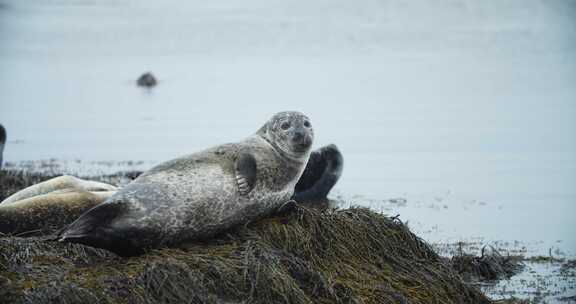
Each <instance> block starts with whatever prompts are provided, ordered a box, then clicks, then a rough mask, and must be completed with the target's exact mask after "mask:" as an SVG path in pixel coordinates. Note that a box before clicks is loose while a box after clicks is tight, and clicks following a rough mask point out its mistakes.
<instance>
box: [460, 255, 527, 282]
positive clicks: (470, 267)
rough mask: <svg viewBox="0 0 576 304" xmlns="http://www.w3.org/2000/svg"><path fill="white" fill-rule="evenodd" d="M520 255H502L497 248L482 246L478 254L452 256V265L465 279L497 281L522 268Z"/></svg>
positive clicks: (510, 275)
mask: <svg viewBox="0 0 576 304" xmlns="http://www.w3.org/2000/svg"><path fill="white" fill-rule="evenodd" d="M522 260H523V257H521V256H504V255H501V254H500V253H499V252H498V251H497V250H494V249H493V248H490V249H489V250H488V249H487V248H486V247H484V248H482V252H481V254H480V256H477V255H472V254H467V253H464V252H463V251H462V250H460V252H459V254H457V255H455V256H454V257H452V259H451V260H450V263H451V265H452V267H453V268H454V269H455V270H456V271H457V272H458V273H460V274H461V275H462V276H463V277H464V279H465V280H466V281H488V282H490V281H492V282H493V281H497V280H501V279H507V278H510V277H512V276H513V275H515V274H517V273H519V272H520V271H522V269H523V268H524V265H523V264H522Z"/></svg>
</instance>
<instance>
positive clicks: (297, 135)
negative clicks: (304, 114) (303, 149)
mask: <svg viewBox="0 0 576 304" xmlns="http://www.w3.org/2000/svg"><path fill="white" fill-rule="evenodd" d="M303 138H304V132H301V131H296V132H294V136H293V137H292V140H293V141H301V140H302V139H303Z"/></svg>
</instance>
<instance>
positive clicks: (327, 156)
mask: <svg viewBox="0 0 576 304" xmlns="http://www.w3.org/2000/svg"><path fill="white" fill-rule="evenodd" d="M343 165H344V160H343V158H342V153H340V151H339V150H338V147H336V145H334V144H332V145H328V146H325V147H322V148H320V149H318V150H316V151H313V152H312V153H311V154H310V158H309V159H308V164H307V165H306V169H304V173H302V176H301V177H300V180H298V183H297V184H296V187H295V189H294V195H293V196H292V199H293V200H296V201H297V202H305V201H320V200H326V196H327V195H328V193H329V192H330V190H332V187H334V185H335V184H336V182H338V179H340V175H342V168H343Z"/></svg>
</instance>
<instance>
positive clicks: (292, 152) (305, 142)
mask: <svg viewBox="0 0 576 304" xmlns="http://www.w3.org/2000/svg"><path fill="white" fill-rule="evenodd" d="M257 134H258V135H260V136H262V138H264V139H265V140H266V141H268V142H269V143H270V144H271V145H272V146H273V147H274V148H275V149H276V150H277V151H278V152H280V153H281V154H283V155H285V156H288V157H290V158H296V159H301V158H305V159H307V157H308V155H309V153H310V147H312V141H313V140H314V130H313V129H312V124H311V123H310V119H309V118H308V117H306V115H304V114H302V113H300V112H280V113H278V114H276V115H274V116H272V118H270V120H268V122H266V124H265V125H264V126H262V128H260V130H259V131H258V132H257Z"/></svg>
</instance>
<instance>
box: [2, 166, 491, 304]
mask: <svg viewBox="0 0 576 304" xmlns="http://www.w3.org/2000/svg"><path fill="white" fill-rule="evenodd" d="M50 177H52V176H40V175H34V174H25V173H22V172H3V173H0V185H2V190H1V195H2V198H3V197H6V196H7V195H9V194H11V193H13V192H14V191H16V190H19V189H21V188H23V187H25V186H28V185H30V184H34V183H36V182H39V181H41V180H44V179H47V178H50ZM103 178H104V181H110V178H111V177H103ZM100 180H103V179H100ZM0 301H1V302H7V303H56V302H57V303H79V302H82V303H237V302H243V303H490V301H489V300H488V299H487V298H486V297H485V296H484V295H483V294H482V293H481V292H480V291H479V290H478V289H476V288H475V287H473V286H471V285H469V284H467V283H465V282H464V281H463V280H462V278H461V276H460V275H459V274H458V273H457V272H456V271H455V270H454V269H453V268H452V266H451V264H450V262H449V261H447V260H446V259H444V258H441V257H440V256H438V255H437V254H436V253H435V252H434V251H433V250H432V249H431V247H430V246H429V245H428V244H426V243H425V242H424V241H422V240H421V239H420V238H418V237H417V236H415V235H414V234H412V233H411V232H410V231H409V230H408V228H407V227H406V225H404V224H403V223H402V222H401V221H400V220H398V219H397V218H390V217H387V216H384V215H381V214H378V213H375V212H372V211H370V210H368V209H364V208H352V209H346V210H336V209H326V210H316V209H312V208H306V207H302V206H296V207H295V208H293V209H292V210H290V211H289V212H285V213H283V214H282V215H277V216H275V217H271V218H266V219H262V220H260V221H257V222H253V223H249V224H247V225H245V226H242V227H237V228H236V229H234V230H233V231H230V232H228V233H227V234H224V235H220V236H218V237H217V238H214V239H212V240H210V241H207V242H202V243H199V242H197V243H191V244H186V245H184V246H183V247H182V248H165V249H159V250H153V251H150V252H147V253H146V254H143V255H141V256H137V257H131V258H121V257H118V256H116V255H114V254H113V253H110V252H107V251H105V250H101V249H94V248H90V247H86V246H82V245H78V244H63V243H59V242H56V241H53V240H52V239H51V236H44V237H29V238H22V237H15V236H9V235H2V236H0Z"/></svg>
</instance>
